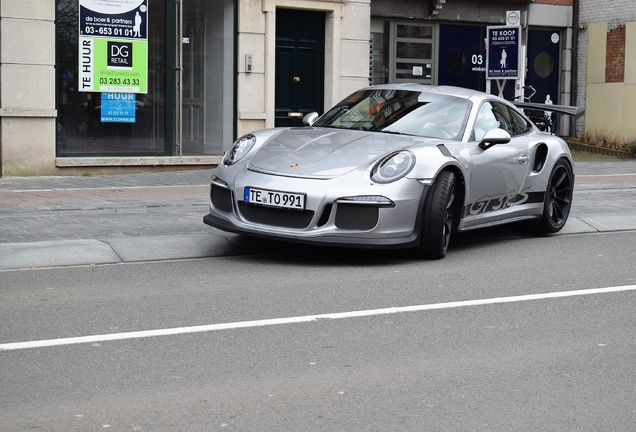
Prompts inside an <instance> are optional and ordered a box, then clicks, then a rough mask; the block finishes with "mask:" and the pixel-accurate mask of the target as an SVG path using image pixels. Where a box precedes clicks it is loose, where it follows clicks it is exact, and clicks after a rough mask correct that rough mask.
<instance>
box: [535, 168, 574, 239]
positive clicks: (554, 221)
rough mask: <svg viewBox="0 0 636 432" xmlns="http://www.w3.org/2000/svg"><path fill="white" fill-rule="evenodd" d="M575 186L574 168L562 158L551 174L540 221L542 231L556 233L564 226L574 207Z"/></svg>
mask: <svg viewBox="0 0 636 432" xmlns="http://www.w3.org/2000/svg"><path fill="white" fill-rule="evenodd" d="M573 188H574V178H573V176H572V168H570V164H569V163H568V162H566V161H565V160H563V159H561V160H559V161H558V162H557V163H556V164H555V165H554V168H553V169H552V173H551V174H550V180H549V182H548V187H547V189H546V197H545V202H544V204H543V215H542V217H541V221H540V223H539V227H540V229H541V231H543V232H545V233H555V232H558V231H560V230H561V228H563V226H564V225H565V223H566V222H567V220H568V216H569V214H570V209H571V208H572V195H573Z"/></svg>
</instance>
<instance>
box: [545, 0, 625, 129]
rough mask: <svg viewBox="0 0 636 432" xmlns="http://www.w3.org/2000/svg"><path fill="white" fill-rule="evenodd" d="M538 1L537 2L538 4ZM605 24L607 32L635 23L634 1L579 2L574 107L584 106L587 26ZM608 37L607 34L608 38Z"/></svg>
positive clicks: (599, 0) (581, 125) (590, 0)
mask: <svg viewBox="0 0 636 432" xmlns="http://www.w3.org/2000/svg"><path fill="white" fill-rule="evenodd" d="M538 1H539V0H537V2H538ZM598 22H606V23H608V25H607V27H608V31H611V30H614V29H615V28H618V27H620V26H624V25H625V23H627V22H636V7H635V6H634V0H613V1H612V2H605V1H601V0H579V28H578V29H575V30H578V34H579V36H578V44H577V52H576V65H577V77H576V80H577V92H576V105H578V106H585V103H586V94H585V85H586V82H587V47H588V40H587V36H588V35H587V25H588V24H590V23H598ZM609 37H610V35H609V34H608V38H609ZM583 122H584V119H583V120H579V121H578V122H577V133H580V132H582V131H583V127H584V123H583Z"/></svg>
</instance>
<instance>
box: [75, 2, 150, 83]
mask: <svg viewBox="0 0 636 432" xmlns="http://www.w3.org/2000/svg"><path fill="white" fill-rule="evenodd" d="M147 2H148V0H79V35H80V36H79V74H78V77H79V83H78V86H79V90H80V91H83V92H120V93H148V6H147Z"/></svg>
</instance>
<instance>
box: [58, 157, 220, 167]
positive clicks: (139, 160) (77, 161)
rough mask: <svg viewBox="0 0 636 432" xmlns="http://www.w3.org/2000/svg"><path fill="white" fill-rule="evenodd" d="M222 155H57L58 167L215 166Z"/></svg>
mask: <svg viewBox="0 0 636 432" xmlns="http://www.w3.org/2000/svg"><path fill="white" fill-rule="evenodd" d="M222 158H223V156H129V157H119V156H117V157H99V156H98V157H58V158H55V166H56V167H58V168H81V167H153V166H156V167H159V166H163V167H169V166H173V167H186V166H216V165H218V164H219V162H221V159H222Z"/></svg>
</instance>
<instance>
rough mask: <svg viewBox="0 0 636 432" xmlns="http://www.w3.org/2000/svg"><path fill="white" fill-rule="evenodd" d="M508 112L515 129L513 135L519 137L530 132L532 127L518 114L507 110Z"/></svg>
mask: <svg viewBox="0 0 636 432" xmlns="http://www.w3.org/2000/svg"><path fill="white" fill-rule="evenodd" d="M508 111H510V117H511V118H512V122H513V123H514V124H515V129H516V130H517V133H516V134H515V135H521V134H524V133H527V132H530V130H531V129H532V126H531V125H530V123H528V121H527V120H526V119H525V118H523V117H522V116H521V115H520V114H519V113H518V112H516V111H515V110H513V109H510V108H508Z"/></svg>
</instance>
